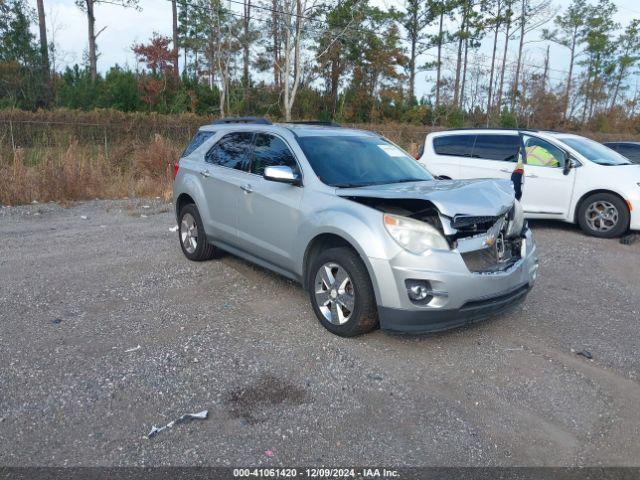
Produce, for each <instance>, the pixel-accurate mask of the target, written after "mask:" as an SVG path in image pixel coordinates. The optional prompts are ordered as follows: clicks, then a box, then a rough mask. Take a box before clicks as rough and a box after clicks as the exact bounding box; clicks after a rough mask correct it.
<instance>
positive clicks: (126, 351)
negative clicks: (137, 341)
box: [124, 345, 142, 353]
mask: <svg viewBox="0 0 640 480" xmlns="http://www.w3.org/2000/svg"><path fill="white" fill-rule="evenodd" d="M141 348H142V347H141V346H140V345H138V346H137V347H133V348H130V349H129V350H125V351H124V353H129V352H135V351H136V350H140V349H141Z"/></svg>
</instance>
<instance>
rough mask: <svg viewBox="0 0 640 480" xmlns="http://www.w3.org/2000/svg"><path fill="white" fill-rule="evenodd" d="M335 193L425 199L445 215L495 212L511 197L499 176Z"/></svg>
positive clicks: (510, 201) (502, 209) (507, 183)
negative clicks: (497, 177) (496, 177)
mask: <svg viewBox="0 0 640 480" xmlns="http://www.w3.org/2000/svg"><path fill="white" fill-rule="evenodd" d="M336 194H337V195H339V196H341V197H368V198H388V199H400V198H412V199H421V200H428V201H430V202H431V203H433V204H434V205H435V206H436V208H437V209H438V210H439V211H440V213H441V214H443V215H446V216H447V217H454V216H455V215H472V216H497V215H500V214H502V213H504V212H505V211H506V210H508V209H509V208H510V207H511V205H513V201H514V191H513V184H512V183H511V181H509V180H499V179H495V180H494V179H477V180H425V181H422V182H410V183H392V184H388V185H373V186H370V187H359V188H338V189H336Z"/></svg>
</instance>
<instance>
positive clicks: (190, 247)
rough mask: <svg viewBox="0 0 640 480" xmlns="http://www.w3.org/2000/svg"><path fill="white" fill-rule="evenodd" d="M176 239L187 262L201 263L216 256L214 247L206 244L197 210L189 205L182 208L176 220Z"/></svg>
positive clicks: (192, 205) (191, 204)
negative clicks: (178, 240)
mask: <svg viewBox="0 0 640 480" xmlns="http://www.w3.org/2000/svg"><path fill="white" fill-rule="evenodd" d="M178 238H179V239H180V246H181V247H182V253H184V256H185V257H187V258H188V259H189V260H193V261H195V262H201V261H203V260H209V259H211V258H213V257H214V256H215V254H216V247H214V246H213V245H211V244H210V243H208V242H207V235H206V234H205V232H204V225H203V224H202V219H201V218H200V212H198V208H197V207H196V206H195V205H194V204H193V203H190V204H188V205H185V206H184V207H182V210H180V215H179V218H178Z"/></svg>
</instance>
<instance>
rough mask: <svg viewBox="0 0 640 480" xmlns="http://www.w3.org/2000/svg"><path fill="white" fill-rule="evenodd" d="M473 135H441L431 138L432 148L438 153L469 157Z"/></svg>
mask: <svg viewBox="0 0 640 480" xmlns="http://www.w3.org/2000/svg"><path fill="white" fill-rule="evenodd" d="M474 139H475V135H442V136H440V137H436V138H434V139H433V149H434V150H435V152H436V153H437V154H438V155H450V156H455V157H470V156H471V150H472V149H473V141H474Z"/></svg>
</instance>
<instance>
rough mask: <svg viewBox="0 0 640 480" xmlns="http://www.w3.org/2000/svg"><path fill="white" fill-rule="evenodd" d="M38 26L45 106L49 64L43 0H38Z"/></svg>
mask: <svg viewBox="0 0 640 480" xmlns="http://www.w3.org/2000/svg"><path fill="white" fill-rule="evenodd" d="M37 3H38V26H39V27H40V55H41V56H42V77H43V78H42V80H43V83H44V85H45V99H44V103H45V106H47V105H48V103H49V100H50V99H51V70H50V68H51V67H50V66H49V44H48V42H47V21H46V19H45V15H44V0H38V2H37Z"/></svg>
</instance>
